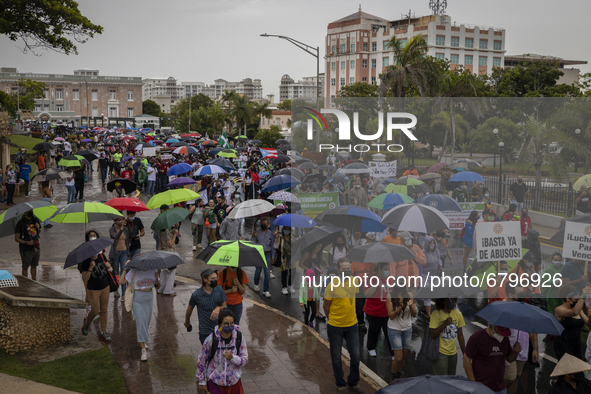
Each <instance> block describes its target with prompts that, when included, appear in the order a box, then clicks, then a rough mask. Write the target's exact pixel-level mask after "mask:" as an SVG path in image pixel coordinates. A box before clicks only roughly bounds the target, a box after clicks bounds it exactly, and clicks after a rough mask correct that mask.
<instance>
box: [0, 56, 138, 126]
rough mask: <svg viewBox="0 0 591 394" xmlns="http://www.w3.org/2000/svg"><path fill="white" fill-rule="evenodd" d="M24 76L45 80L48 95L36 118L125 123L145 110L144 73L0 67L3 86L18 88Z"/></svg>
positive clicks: (4, 88)
mask: <svg viewBox="0 0 591 394" xmlns="http://www.w3.org/2000/svg"><path fill="white" fill-rule="evenodd" d="M21 78H24V79H32V80H34V81H38V82H43V83H45V97H44V98H42V99H39V100H36V101H35V109H34V110H33V116H34V117H35V120H38V121H43V122H49V123H54V124H63V123H72V122H73V123H74V126H76V127H79V126H83V125H86V124H87V120H89V121H90V125H96V124H108V123H111V124H121V122H124V121H125V120H127V121H129V122H132V121H133V117H134V116H137V115H141V114H142V79H141V78H140V77H118V76H100V75H99V70H92V69H79V70H74V73H73V74H40V73H20V72H18V70H17V69H16V68H7V67H2V68H1V69H0V89H1V90H2V91H4V92H6V93H9V94H11V93H14V94H16V92H17V81H18V80H19V79H21Z"/></svg>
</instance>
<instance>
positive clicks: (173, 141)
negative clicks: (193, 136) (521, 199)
mask: <svg viewBox="0 0 591 394" xmlns="http://www.w3.org/2000/svg"><path fill="white" fill-rule="evenodd" d="M175 142H180V141H179V140H177V139H176V138H169V139H167V140H166V143H167V144H174V143H175Z"/></svg>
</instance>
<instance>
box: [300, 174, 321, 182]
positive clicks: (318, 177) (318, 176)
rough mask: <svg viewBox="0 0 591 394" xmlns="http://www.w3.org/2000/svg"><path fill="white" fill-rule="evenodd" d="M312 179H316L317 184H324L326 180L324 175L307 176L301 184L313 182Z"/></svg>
mask: <svg viewBox="0 0 591 394" xmlns="http://www.w3.org/2000/svg"><path fill="white" fill-rule="evenodd" d="M314 179H318V182H321V183H322V182H324V181H325V179H326V176H325V175H322V174H308V175H307V176H306V177H305V178H304V180H303V181H302V183H304V182H307V181H310V182H314Z"/></svg>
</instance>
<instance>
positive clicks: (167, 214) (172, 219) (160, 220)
mask: <svg viewBox="0 0 591 394" xmlns="http://www.w3.org/2000/svg"><path fill="white" fill-rule="evenodd" d="M189 213H190V212H189V210H188V209H185V208H180V207H176V208H172V209H169V210H167V211H164V212H162V213H161V214H160V215H158V217H157V218H156V219H154V221H153V222H152V225H151V226H150V228H151V229H152V230H154V231H156V232H158V231H160V230H164V229H165V228H171V227H172V226H174V225H175V224H177V223H180V222H182V221H183V220H185V219H186V217H187V216H189Z"/></svg>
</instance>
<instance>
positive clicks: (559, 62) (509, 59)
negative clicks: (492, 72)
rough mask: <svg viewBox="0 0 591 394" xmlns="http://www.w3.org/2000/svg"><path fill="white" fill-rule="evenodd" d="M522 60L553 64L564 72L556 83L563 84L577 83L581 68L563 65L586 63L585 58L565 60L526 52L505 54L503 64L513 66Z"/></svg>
mask: <svg viewBox="0 0 591 394" xmlns="http://www.w3.org/2000/svg"><path fill="white" fill-rule="evenodd" d="M523 62H528V63H534V62H544V63H549V64H555V65H556V67H557V68H558V69H559V70H560V71H562V72H563V73H564V75H563V76H561V77H560V78H559V79H558V81H557V83H558V84H564V85H572V84H573V83H576V84H577V83H579V76H580V72H581V70H580V69H578V68H574V67H571V68H566V67H565V66H573V65H576V64H587V61H586V60H565V59H562V58H559V57H555V56H542V55H534V54H529V53H528V54H523V55H514V56H505V62H504V65H505V68H507V67H515V66H516V65H518V64H522V63H523Z"/></svg>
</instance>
